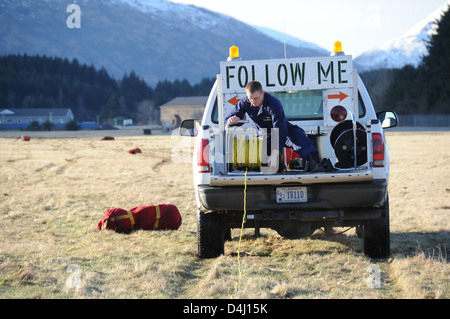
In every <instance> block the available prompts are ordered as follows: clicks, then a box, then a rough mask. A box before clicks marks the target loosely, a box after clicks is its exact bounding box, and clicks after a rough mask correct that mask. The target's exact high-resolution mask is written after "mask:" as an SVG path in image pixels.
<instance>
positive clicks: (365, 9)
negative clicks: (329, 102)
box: [170, 0, 450, 57]
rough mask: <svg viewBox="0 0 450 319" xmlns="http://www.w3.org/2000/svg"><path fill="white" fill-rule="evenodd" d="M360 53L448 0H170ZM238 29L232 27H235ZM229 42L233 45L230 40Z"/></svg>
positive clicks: (394, 36) (399, 31)
mask: <svg viewBox="0 0 450 319" xmlns="http://www.w3.org/2000/svg"><path fill="white" fill-rule="evenodd" d="M170 1H171V2H175V3H184V4H193V5H195V6H198V7H203V8H207V9H210V10H212V11H216V12H221V13H224V14H227V15H229V16H232V17H233V18H236V19H238V20H241V21H244V22H246V23H248V24H251V25H257V26H263V27H268V28H271V29H274V30H277V31H281V32H284V31H285V32H286V33H287V34H290V35H293V36H295V37H297V38H299V39H301V40H305V41H308V42H312V43H315V44H317V45H319V46H321V47H322V48H324V49H327V50H330V51H331V50H332V49H333V43H334V42H335V41H341V42H342V43H343V49H344V51H345V53H346V54H349V55H353V56H354V57H356V56H357V55H359V54H361V53H363V52H364V51H367V50H369V49H372V48H374V47H376V46H378V45H379V44H382V43H383V42H386V41H388V40H391V39H393V38H396V37H399V36H401V35H402V34H403V33H405V32H407V31H408V30H409V29H410V28H411V27H412V26H414V25H415V24H416V23H417V22H419V21H420V20H422V19H424V18H425V17H426V16H427V15H428V14H430V13H432V12H433V11H434V10H436V9H437V8H439V7H441V6H443V5H444V4H445V3H446V2H449V3H450V1H446V0H370V1H369V0H340V1H339V0H338V1H336V0H170ZM230 27H232V26H230ZM226 45H228V43H227V44H226Z"/></svg>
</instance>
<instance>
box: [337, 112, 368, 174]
mask: <svg viewBox="0 0 450 319" xmlns="http://www.w3.org/2000/svg"><path fill="white" fill-rule="evenodd" d="M330 142H331V145H332V146H333V148H334V152H335V154H336V157H337V159H338V162H337V163H336V165H335V167H336V168H351V167H354V168H356V167H357V166H360V165H363V164H364V163H366V162H367V135H366V130H365V128H364V126H363V125H362V124H361V123H359V122H356V120H355V119H354V118H353V119H352V120H346V121H343V122H341V123H339V124H338V125H336V126H335V127H334V129H333V131H332V132H331V135H330ZM355 144H356V149H355V147H354V145H355ZM355 158H356V160H355Z"/></svg>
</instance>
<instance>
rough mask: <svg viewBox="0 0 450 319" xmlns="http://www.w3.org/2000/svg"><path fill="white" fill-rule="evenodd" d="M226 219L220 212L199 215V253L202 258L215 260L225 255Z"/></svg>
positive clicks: (200, 213) (199, 213)
mask: <svg viewBox="0 0 450 319" xmlns="http://www.w3.org/2000/svg"><path fill="white" fill-rule="evenodd" d="M223 224H224V218H223V215H222V214H219V213H218V212H212V213H207V214H205V213H202V212H200V211H199V212H198V213H197V251H198V256H199V257H200V258H215V257H218V256H220V255H222V254H223V253H224V244H225V243H224V242H225V234H224V230H225V227H224V225H223Z"/></svg>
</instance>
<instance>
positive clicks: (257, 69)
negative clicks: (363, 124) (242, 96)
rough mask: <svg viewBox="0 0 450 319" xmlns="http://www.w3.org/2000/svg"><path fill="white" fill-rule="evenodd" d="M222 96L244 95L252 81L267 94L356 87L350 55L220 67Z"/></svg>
mask: <svg viewBox="0 0 450 319" xmlns="http://www.w3.org/2000/svg"><path fill="white" fill-rule="evenodd" d="M220 74H221V75H222V92H223V93H244V92H245V86H246V84H247V83H248V82H250V81H255V80H256V81H259V82H261V84H262V86H263V88H264V90H265V91H269V92H274V91H290V90H319V89H331V88H347V87H352V86H353V62H352V57H351V56H349V55H344V56H329V57H312V58H292V59H276V60H252V61H227V62H221V63H220Z"/></svg>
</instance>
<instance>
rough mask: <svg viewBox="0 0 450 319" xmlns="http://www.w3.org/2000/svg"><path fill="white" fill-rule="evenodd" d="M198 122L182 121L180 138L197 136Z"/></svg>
mask: <svg viewBox="0 0 450 319" xmlns="http://www.w3.org/2000/svg"><path fill="white" fill-rule="evenodd" d="M199 127H200V122H199V121H198V120H184V121H183V122H182V123H181V125H180V130H179V131H180V135H181V136H197V133H198V128H199Z"/></svg>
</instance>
